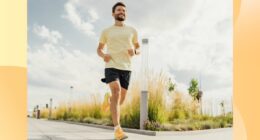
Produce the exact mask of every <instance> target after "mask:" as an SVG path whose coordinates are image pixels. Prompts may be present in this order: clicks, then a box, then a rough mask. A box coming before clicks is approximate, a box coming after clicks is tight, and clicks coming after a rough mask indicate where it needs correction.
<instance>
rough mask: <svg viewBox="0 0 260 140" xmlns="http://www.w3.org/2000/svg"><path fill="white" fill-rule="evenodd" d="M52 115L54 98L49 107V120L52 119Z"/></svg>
mask: <svg viewBox="0 0 260 140" xmlns="http://www.w3.org/2000/svg"><path fill="white" fill-rule="evenodd" d="M51 114H52V98H51V99H50V106H49V119H51Z"/></svg>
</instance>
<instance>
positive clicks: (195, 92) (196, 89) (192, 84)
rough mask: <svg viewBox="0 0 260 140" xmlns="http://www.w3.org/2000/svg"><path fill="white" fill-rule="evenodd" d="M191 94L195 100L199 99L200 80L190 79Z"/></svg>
mask: <svg viewBox="0 0 260 140" xmlns="http://www.w3.org/2000/svg"><path fill="white" fill-rule="evenodd" d="M188 90H189V94H190V96H191V97H192V98H193V100H197V97H198V95H199V87H198V80H196V79H194V78H192V79H191V81H190V87H189V88H188Z"/></svg>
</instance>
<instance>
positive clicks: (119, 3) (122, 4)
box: [112, 2, 126, 13]
mask: <svg viewBox="0 0 260 140" xmlns="http://www.w3.org/2000/svg"><path fill="white" fill-rule="evenodd" d="M117 6H123V7H126V6H125V4H124V3H123V2H117V3H116V4H115V5H114V6H113V7H112V12H113V13H114V12H115V10H116V7H117Z"/></svg>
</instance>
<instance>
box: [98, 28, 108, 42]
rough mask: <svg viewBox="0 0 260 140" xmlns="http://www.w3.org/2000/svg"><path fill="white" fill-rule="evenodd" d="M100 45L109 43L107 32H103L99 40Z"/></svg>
mask: <svg viewBox="0 0 260 140" xmlns="http://www.w3.org/2000/svg"><path fill="white" fill-rule="evenodd" d="M99 43H102V44H106V43H107V36H106V32H105V30H104V31H102V33H101V36H100V38H99Z"/></svg>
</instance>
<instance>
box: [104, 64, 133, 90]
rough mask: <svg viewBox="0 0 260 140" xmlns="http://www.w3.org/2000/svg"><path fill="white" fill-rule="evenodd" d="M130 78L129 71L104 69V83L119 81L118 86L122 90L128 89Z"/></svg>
mask: <svg viewBox="0 0 260 140" xmlns="http://www.w3.org/2000/svg"><path fill="white" fill-rule="evenodd" d="M130 77H131V71H128V70H119V69H115V68H105V82H106V83H110V82H113V81H116V80H119V82H120V85H121V87H122V88H124V89H126V90H127V89H128V86H129V82H130Z"/></svg>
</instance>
